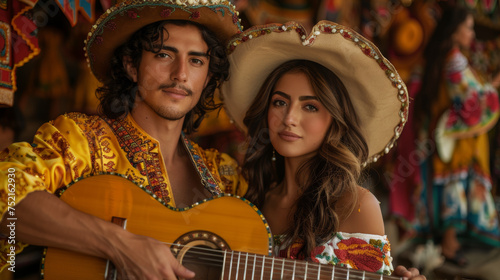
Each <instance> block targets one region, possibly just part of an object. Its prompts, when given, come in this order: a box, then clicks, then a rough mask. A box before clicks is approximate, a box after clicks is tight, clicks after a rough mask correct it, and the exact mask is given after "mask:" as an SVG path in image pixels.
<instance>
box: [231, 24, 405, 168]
mask: <svg viewBox="0 0 500 280" xmlns="http://www.w3.org/2000/svg"><path fill="white" fill-rule="evenodd" d="M228 51H229V61H230V65H231V66H230V78H229V81H228V82H225V83H224V84H223V85H222V88H221V92H222V96H223V98H224V103H225V108H226V110H227V112H228V114H229V115H230V117H231V118H232V119H233V120H234V121H235V122H236V125H237V126H238V127H239V128H241V129H242V130H243V131H245V132H246V127H245V126H244V124H243V118H244V117H245V114H246V111H247V110H248V108H249V107H250V104H251V103H252V102H253V100H254V98H255V96H256V95H257V92H258V91H259V89H260V87H261V86H262V84H263V82H264V80H265V79H266V77H267V76H268V75H269V74H270V73H271V72H272V71H273V70H274V69H275V68H276V67H278V66H279V65H281V64H283V63H284V62H286V61H289V60H294V59H305V60H311V61H314V62H317V63H319V64H321V65H323V66H325V67H326V68H328V69H330V70H331V71H333V72H334V73H335V74H336V75H337V76H338V77H339V78H340V79H341V80H342V82H343V83H344V85H345V87H346V88H347V91H348V92H349V95H350V97H351V101H352V103H353V106H354V108H355V110H356V114H357V115H358V119H359V121H360V126H361V129H362V133H363V135H364V137H365V139H366V141H367V143H368V149H369V155H370V158H369V159H368V160H367V162H366V163H369V162H372V161H377V160H378V158H379V157H380V156H382V155H384V154H386V153H388V152H389V150H390V149H391V148H392V147H393V146H394V143H395V141H396V139H397V138H398V137H399V135H400V134H401V131H402V130H403V126H404V124H405V122H406V120H407V116H408V105H409V101H408V92H407V89H406V86H405V84H404V83H403V81H402V80H401V78H400V76H399V75H398V73H397V72H396V69H395V68H394V66H392V64H391V63H390V62H389V61H388V60H387V59H385V58H384V57H383V56H382V54H381V53H380V51H379V50H378V48H377V47H375V45H373V44H372V43H371V42H370V41H368V40H367V39H365V38H363V37H362V36H361V35H359V34H358V33H356V32H355V31H353V30H351V29H350V28H348V27H345V26H342V25H339V24H336V23H334V22H329V21H321V22H319V23H318V24H316V25H315V26H314V27H313V29H312V32H311V33H310V34H307V33H306V31H305V30H304V28H303V27H302V26H301V25H300V24H298V23H296V22H289V23H286V24H271V25H263V26H255V27H253V28H251V29H248V30H246V31H245V32H243V33H241V34H239V35H238V36H235V37H234V38H232V39H231V40H230V41H229V44H228ZM366 163H365V164H366Z"/></svg>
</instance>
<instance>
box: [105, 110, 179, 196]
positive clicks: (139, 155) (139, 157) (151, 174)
mask: <svg viewBox="0 0 500 280" xmlns="http://www.w3.org/2000/svg"><path fill="white" fill-rule="evenodd" d="M104 120H105V121H106V122H107V123H108V124H109V126H110V127H111V129H112V130H113V132H114V133H115V135H116V138H117V139H118V142H119V143H120V147H121V148H122V149H123V151H125V153H126V154H127V158H128V160H129V162H130V163H131V164H132V166H134V167H135V168H137V170H139V172H140V173H141V174H142V175H143V176H147V178H148V181H149V184H147V185H146V186H145V187H146V188H147V189H149V190H150V191H151V192H152V193H153V194H155V195H156V196H157V197H159V198H161V199H162V200H163V201H165V202H166V203H168V202H170V197H169V193H168V190H167V184H166V183H165V180H164V177H163V174H162V170H161V166H162V165H161V163H160V156H159V154H158V153H156V152H152V151H151V150H152V149H153V148H154V144H153V143H151V141H150V140H148V139H147V137H146V136H144V135H141V133H140V132H139V131H138V130H137V128H135V127H134V126H133V125H132V124H131V123H129V122H127V121H126V120H125V119H123V120H116V119H115V120H113V119H108V118H104Z"/></svg>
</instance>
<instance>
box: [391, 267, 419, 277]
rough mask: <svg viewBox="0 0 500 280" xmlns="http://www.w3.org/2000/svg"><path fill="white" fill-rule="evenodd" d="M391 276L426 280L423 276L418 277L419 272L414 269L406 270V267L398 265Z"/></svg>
mask: <svg viewBox="0 0 500 280" xmlns="http://www.w3.org/2000/svg"><path fill="white" fill-rule="evenodd" d="M392 275H394V276H399V277H403V278H405V279H412V280H426V279H427V278H426V277H425V276H424V275H420V272H419V271H418V269H416V268H414V267H412V268H410V269H407V268H406V267H404V266H402V265H398V266H397V267H396V269H394V273H393V274H392Z"/></svg>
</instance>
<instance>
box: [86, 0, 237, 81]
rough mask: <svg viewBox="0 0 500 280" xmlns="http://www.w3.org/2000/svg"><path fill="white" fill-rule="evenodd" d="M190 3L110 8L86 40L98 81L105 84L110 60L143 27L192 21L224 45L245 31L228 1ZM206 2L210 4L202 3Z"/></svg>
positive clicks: (146, 3) (144, 3) (167, 1)
mask: <svg viewBox="0 0 500 280" xmlns="http://www.w3.org/2000/svg"><path fill="white" fill-rule="evenodd" d="M188 2H189V1H186V0H183V1H179V0H177V1H175V0H160V1H158V0H157V1H154V0H151V1H134V2H132V3H130V2H129V1H124V2H122V3H119V4H117V5H115V6H114V7H112V8H110V9H108V10H107V11H106V12H105V13H104V14H103V15H102V16H101V17H100V18H99V19H98V20H97V21H96V23H95V24H94V25H93V27H92V30H91V31H90V32H89V34H88V36H87V40H86V42H85V43H86V47H85V50H86V55H87V62H88V64H89V67H90V69H91V70H92V72H93V73H94V75H95V76H96V78H97V79H98V80H99V81H101V82H104V81H105V80H106V79H107V78H108V75H109V69H110V60H111V57H112V56H113V53H114V51H115V50H116V48H117V47H119V46H121V45H123V44H124V43H125V42H127V40H129V38H130V37H131V36H132V34H134V33H135V32H136V31H138V30H139V29H141V28H142V27H144V26H146V25H148V24H151V23H154V22H158V21H164V20H188V21H192V22H196V23H199V24H201V25H203V26H205V27H207V28H208V29H209V30H211V31H213V32H214V33H215V35H216V36H217V37H218V39H219V40H220V41H221V43H223V44H224V43H226V42H227V40H228V39H229V38H231V37H232V36H233V35H235V34H238V33H240V32H241V25H240V20H239V18H238V12H237V11H236V10H235V7H234V5H232V4H231V3H230V2H228V1H226V0H211V1H207V0H205V1H202V0H196V1H195V0H193V1H191V2H195V3H194V4H192V5H191V4H189V3H188ZM202 2H206V4H203V5H201V4H199V3H202Z"/></svg>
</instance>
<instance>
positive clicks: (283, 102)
mask: <svg viewBox="0 0 500 280" xmlns="http://www.w3.org/2000/svg"><path fill="white" fill-rule="evenodd" d="M273 106H275V107H281V106H286V102H285V101H283V100H279V99H276V100H274V101H273Z"/></svg>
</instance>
